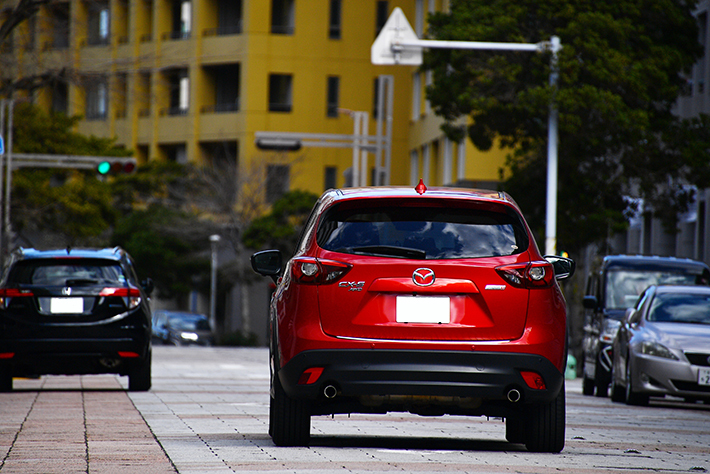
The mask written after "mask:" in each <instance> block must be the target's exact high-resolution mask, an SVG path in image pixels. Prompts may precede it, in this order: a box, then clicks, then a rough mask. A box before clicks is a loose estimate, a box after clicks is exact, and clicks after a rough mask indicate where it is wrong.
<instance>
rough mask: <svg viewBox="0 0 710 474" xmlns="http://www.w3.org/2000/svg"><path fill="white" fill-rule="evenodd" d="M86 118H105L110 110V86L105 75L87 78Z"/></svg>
mask: <svg viewBox="0 0 710 474" xmlns="http://www.w3.org/2000/svg"><path fill="white" fill-rule="evenodd" d="M85 91H86V120H105V119H106V113H107V112H108V87H107V84H106V78H105V77H100V78H96V77H92V78H88V79H87V85H86V86H85Z"/></svg>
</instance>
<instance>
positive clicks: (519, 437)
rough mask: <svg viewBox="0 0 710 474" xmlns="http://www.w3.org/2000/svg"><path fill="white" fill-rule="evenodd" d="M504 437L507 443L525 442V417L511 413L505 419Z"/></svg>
mask: <svg viewBox="0 0 710 474" xmlns="http://www.w3.org/2000/svg"><path fill="white" fill-rule="evenodd" d="M505 439H506V440H508V442H509V443H513V444H522V443H525V418H524V417H523V416H522V415H513V416H509V417H507V418H506V419H505Z"/></svg>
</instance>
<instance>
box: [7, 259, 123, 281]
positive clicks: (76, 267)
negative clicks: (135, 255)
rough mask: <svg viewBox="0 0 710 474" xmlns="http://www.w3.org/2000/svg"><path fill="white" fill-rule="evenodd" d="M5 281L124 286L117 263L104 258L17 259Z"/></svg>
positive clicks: (121, 272) (121, 273)
mask: <svg viewBox="0 0 710 474" xmlns="http://www.w3.org/2000/svg"><path fill="white" fill-rule="evenodd" d="M8 283H9V284H17V285H33V286H77V285H92V284H118V285H121V286H125V284H126V278H125V276H124V274H123V271H122V270H121V266H120V265H119V264H118V263H116V262H112V261H108V260H91V259H53V260H39V259H37V260H24V261H21V262H17V264H16V265H15V267H14V268H13V269H12V270H11V271H10V273H9V275H8Z"/></svg>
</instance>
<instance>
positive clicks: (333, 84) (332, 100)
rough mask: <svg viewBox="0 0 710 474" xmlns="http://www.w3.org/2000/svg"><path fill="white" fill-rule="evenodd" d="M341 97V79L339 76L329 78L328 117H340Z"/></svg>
mask: <svg viewBox="0 0 710 474" xmlns="http://www.w3.org/2000/svg"><path fill="white" fill-rule="evenodd" d="M339 96H340V78H339V77H337V76H330V77H328V104H327V106H326V113H327V115H328V117H337V116H338V106H339V105H338V102H339Z"/></svg>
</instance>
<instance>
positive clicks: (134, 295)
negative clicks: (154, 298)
mask: <svg viewBox="0 0 710 474" xmlns="http://www.w3.org/2000/svg"><path fill="white" fill-rule="evenodd" d="M99 296H104V297H109V296H115V297H120V298H123V300H124V302H125V303H126V307H128V309H134V308H137V307H138V305H139V304H141V292H140V290H139V289H138V288H133V287H128V288H123V287H122V288H104V289H103V290H101V293H99Z"/></svg>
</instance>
